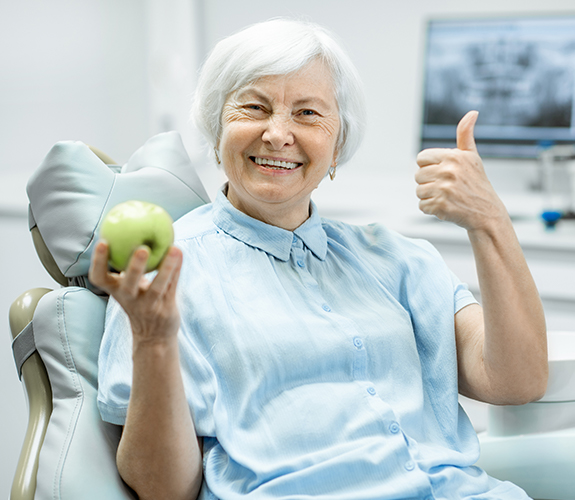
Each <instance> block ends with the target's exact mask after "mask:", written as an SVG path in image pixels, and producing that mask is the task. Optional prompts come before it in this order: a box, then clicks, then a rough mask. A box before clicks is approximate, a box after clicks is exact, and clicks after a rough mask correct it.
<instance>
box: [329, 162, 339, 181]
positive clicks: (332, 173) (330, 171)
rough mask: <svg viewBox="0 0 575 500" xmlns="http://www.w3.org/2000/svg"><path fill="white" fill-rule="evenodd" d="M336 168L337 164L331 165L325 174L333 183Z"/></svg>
mask: <svg viewBox="0 0 575 500" xmlns="http://www.w3.org/2000/svg"><path fill="white" fill-rule="evenodd" d="M336 167H337V163H335V164H333V165H332V166H331V167H329V170H328V171H327V173H328V174H329V178H330V179H331V180H332V181H333V180H334V179H335V168H336Z"/></svg>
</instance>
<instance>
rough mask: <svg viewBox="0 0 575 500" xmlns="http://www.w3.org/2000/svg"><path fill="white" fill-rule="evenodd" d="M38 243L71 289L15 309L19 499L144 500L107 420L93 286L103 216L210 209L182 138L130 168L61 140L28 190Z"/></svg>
mask: <svg viewBox="0 0 575 500" xmlns="http://www.w3.org/2000/svg"><path fill="white" fill-rule="evenodd" d="M27 193H28V198H29V200H30V205H29V207H30V210H29V222H30V228H31V233H32V239H33V242H34V245H35V247H36V250H37V253H38V255H39V257H40V260H41V261H42V263H43V264H44V267H45V268H46V270H47V271H48V273H49V274H50V275H51V276H52V278H54V280H55V281H56V282H57V283H58V284H59V285H61V287H60V288H58V289H56V290H49V289H45V288H37V289H33V290H29V291H27V292H25V293H23V294H22V295H21V296H20V297H18V299H16V301H15V302H14V303H13V304H12V307H11V309H10V329H11V332H12V336H13V337H14V340H13V344H12V347H13V352H14V358H15V361H16V367H17V370H18V375H19V376H20V378H21V380H23V382H24V387H25V391H26V394H27V397H28V406H29V422H28V428H27V431H26V436H25V438H24V444H23V447H22V451H21V454H20V459H19V462H18V466H17V470H16V474H15V477H14V481H13V484H12V490H11V497H10V498H11V500H30V499H33V498H36V499H58V500H79V499H82V500H90V499H94V500H104V499H105V500H125V499H132V498H136V496H135V495H134V494H133V493H132V492H131V491H130V489H129V488H128V487H127V486H126V485H125V484H124V483H123V482H122V480H121V478H120V476H119V474H118V472H117V469H116V465H115V464H116V462H115V456H116V449H117V446H118V442H119V439H120V428H119V427H117V426H114V425H111V424H108V423H106V422H104V421H102V419H101V418H100V415H99V412H98V408H97V404H96V396H97V390H98V389H97V388H98V380H97V374H98V351H99V346H100V340H101V337H102V333H103V329H104V317H105V310H106V303H107V297H106V295H105V294H104V293H103V292H101V291H100V290H98V289H97V288H95V287H93V286H92V285H91V284H90V282H89V281H88V279H87V275H88V270H89V266H90V256H91V253H92V250H93V248H94V245H95V243H96V241H97V236H98V232H99V226H100V223H101V221H102V218H103V216H104V215H105V214H106V213H107V212H108V211H109V210H110V209H111V208H112V207H113V206H115V205H116V204H118V203H121V202H123V201H127V200H133V199H138V200H143V201H149V202H152V203H156V204H158V205H160V206H163V207H164V208H165V209H166V210H167V211H168V212H169V213H170V215H171V216H172V218H173V219H174V220H176V219H178V218H179V217H181V216H182V215H183V214H185V213H187V212H188V211H190V210H192V209H194V208H196V207H198V206H200V205H202V204H204V203H206V202H208V201H209V199H208V195H207V193H206V191H205V190H204V188H203V186H202V183H201V181H200V179H199V177H198V176H197V174H196V172H195V170H194V168H193V166H192V164H191V162H190V159H189V157H188V155H187V153H186V151H185V148H184V146H183V143H182V141H181V138H180V136H179V135H178V134H177V133H176V132H167V133H164V134H160V135H157V136H155V137H152V138H151V139H150V140H149V141H148V142H146V144H144V146H142V147H141V148H140V149H139V150H138V151H136V152H135V153H134V154H133V155H132V156H131V157H130V159H129V160H128V162H127V163H126V164H125V165H124V166H119V165H116V164H115V163H114V162H113V160H111V159H110V158H109V157H107V156H106V155H105V154H104V153H102V152H100V151H98V150H97V149H95V148H90V147H88V146H87V145H85V144H83V143H81V142H61V143H58V144H56V145H55V146H54V147H53V148H52V149H51V150H50V152H49V153H48V155H47V156H46V158H45V159H44V161H43V162H42V164H41V165H40V167H39V168H38V169H37V171H36V172H35V173H34V174H33V176H32V177H31V179H30V181H29V182H28V186H27Z"/></svg>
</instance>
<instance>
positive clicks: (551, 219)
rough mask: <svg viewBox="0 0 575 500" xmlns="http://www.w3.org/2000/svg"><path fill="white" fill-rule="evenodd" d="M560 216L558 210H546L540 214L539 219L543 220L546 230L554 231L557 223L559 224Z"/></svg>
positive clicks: (561, 214) (560, 213)
mask: <svg viewBox="0 0 575 500" xmlns="http://www.w3.org/2000/svg"><path fill="white" fill-rule="evenodd" d="M562 216H563V213H562V212H559V211H558V210H546V211H545V212H543V213H542V214H541V218H542V219H543V222H544V223H545V227H546V228H547V229H555V226H556V225H557V222H559V219H561V217H562Z"/></svg>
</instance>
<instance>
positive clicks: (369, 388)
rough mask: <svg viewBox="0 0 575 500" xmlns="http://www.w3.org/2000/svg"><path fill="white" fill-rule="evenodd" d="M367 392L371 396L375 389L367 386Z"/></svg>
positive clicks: (373, 394) (374, 393)
mask: <svg viewBox="0 0 575 500" xmlns="http://www.w3.org/2000/svg"><path fill="white" fill-rule="evenodd" d="M367 392H369V393H370V394H371V395H372V396H375V395H376V393H377V391H376V390H375V389H374V388H373V387H368V388H367Z"/></svg>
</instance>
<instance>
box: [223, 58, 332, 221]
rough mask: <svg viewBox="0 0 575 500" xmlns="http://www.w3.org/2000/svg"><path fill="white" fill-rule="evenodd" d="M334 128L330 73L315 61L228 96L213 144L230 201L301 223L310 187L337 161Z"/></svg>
mask: <svg viewBox="0 0 575 500" xmlns="http://www.w3.org/2000/svg"><path fill="white" fill-rule="evenodd" d="M339 127H340V122H339V115H338V106H337V101H336V99H335V92H334V88H333V82H332V76H331V73H330V71H329V69H328V68H327V67H326V66H325V64H324V63H323V62H321V61H320V60H315V61H312V62H311V63H309V64H308V65H307V66H305V67H304V68H302V69H301V70H300V71H298V72H296V73H293V74H290V75H281V76H267V77H263V78H260V79H259V80H256V81H255V82H254V83H252V84H250V85H248V86H247V87H244V88H242V89H240V90H238V91H237V92H235V93H233V94H232V95H231V96H230V97H229V98H228V100H227V101H226V103H225V105H224V108H223V111H222V137H221V140H220V143H219V149H220V156H221V161H222V164H223V166H224V169H225V172H226V175H227V177H228V180H229V183H228V193H227V196H228V199H229V201H230V203H231V204H232V205H233V206H234V207H236V208H237V209H238V210H241V211H242V212H244V213H246V214H248V215H250V216H251V217H254V218H256V219H259V220H262V221H264V222H267V223H269V224H273V225H276V226H279V227H283V228H284V229H288V230H293V229H295V228H296V227H298V226H299V225H301V224H302V223H303V222H304V221H305V220H306V219H307V218H308V217H309V204H310V199H311V193H312V191H313V190H314V189H316V188H317V186H318V185H319V183H320V182H321V180H322V179H323V178H324V177H325V175H326V173H327V170H328V169H329V167H330V166H331V165H334V164H335V161H336V155H337V151H336V144H337V139H338V133H339Z"/></svg>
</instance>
